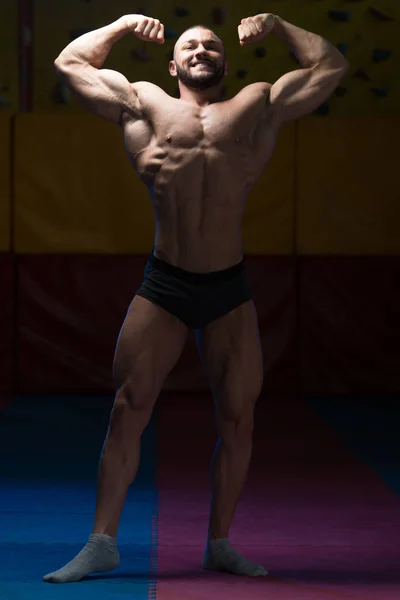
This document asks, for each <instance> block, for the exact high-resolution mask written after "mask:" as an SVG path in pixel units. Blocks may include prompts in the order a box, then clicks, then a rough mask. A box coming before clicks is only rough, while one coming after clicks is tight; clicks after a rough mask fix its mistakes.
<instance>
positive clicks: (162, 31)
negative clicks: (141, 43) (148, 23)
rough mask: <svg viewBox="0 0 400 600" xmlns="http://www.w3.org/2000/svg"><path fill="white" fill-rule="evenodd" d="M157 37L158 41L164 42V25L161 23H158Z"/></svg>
mask: <svg viewBox="0 0 400 600" xmlns="http://www.w3.org/2000/svg"><path fill="white" fill-rule="evenodd" d="M157 39H158V40H160V42H164V25H163V24H162V23H160V29H159V30H158V33H157Z"/></svg>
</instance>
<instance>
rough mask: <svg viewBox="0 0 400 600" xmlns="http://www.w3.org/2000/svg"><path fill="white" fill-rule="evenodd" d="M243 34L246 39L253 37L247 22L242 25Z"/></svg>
mask: <svg viewBox="0 0 400 600" xmlns="http://www.w3.org/2000/svg"><path fill="white" fill-rule="evenodd" d="M242 27H243V32H244V35H245V37H246V38H249V37H251V29H250V27H249V26H248V24H247V22H244V23H242Z"/></svg>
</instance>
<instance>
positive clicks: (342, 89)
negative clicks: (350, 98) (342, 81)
mask: <svg viewBox="0 0 400 600" xmlns="http://www.w3.org/2000/svg"><path fill="white" fill-rule="evenodd" d="M348 91H349V90H348V89H347V88H346V87H343V86H339V87H337V88H336V90H335V95H336V96H338V97H339V98H343V96H345V95H346V94H347V92H348Z"/></svg>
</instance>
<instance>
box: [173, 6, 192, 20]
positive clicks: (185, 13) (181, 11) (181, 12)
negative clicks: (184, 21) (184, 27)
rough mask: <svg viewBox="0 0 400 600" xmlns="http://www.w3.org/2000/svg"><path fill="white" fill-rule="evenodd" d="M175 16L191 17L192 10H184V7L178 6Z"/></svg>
mask: <svg viewBox="0 0 400 600" xmlns="http://www.w3.org/2000/svg"><path fill="white" fill-rule="evenodd" d="M175 15H176V16H177V17H180V18H182V17H188V16H189V15H190V10H189V9H187V8H183V7H182V6H177V7H176V8H175Z"/></svg>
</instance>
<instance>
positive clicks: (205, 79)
mask: <svg viewBox="0 0 400 600" xmlns="http://www.w3.org/2000/svg"><path fill="white" fill-rule="evenodd" d="M175 64H176V72H177V74H178V79H179V81H180V82H181V83H183V85H185V86H186V87H188V88H190V89H192V90H198V91H203V90H208V89H209V88H212V87H215V86H216V85H218V84H219V83H220V82H221V81H222V79H223V77H224V74H225V65H224V64H223V65H221V66H220V67H218V66H216V65H214V64H211V63H208V64H210V66H211V69H210V70H207V72H205V73H201V72H200V73H197V74H196V75H195V76H193V75H192V73H191V68H192V67H189V68H184V67H181V66H180V65H178V64H177V63H175Z"/></svg>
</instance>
